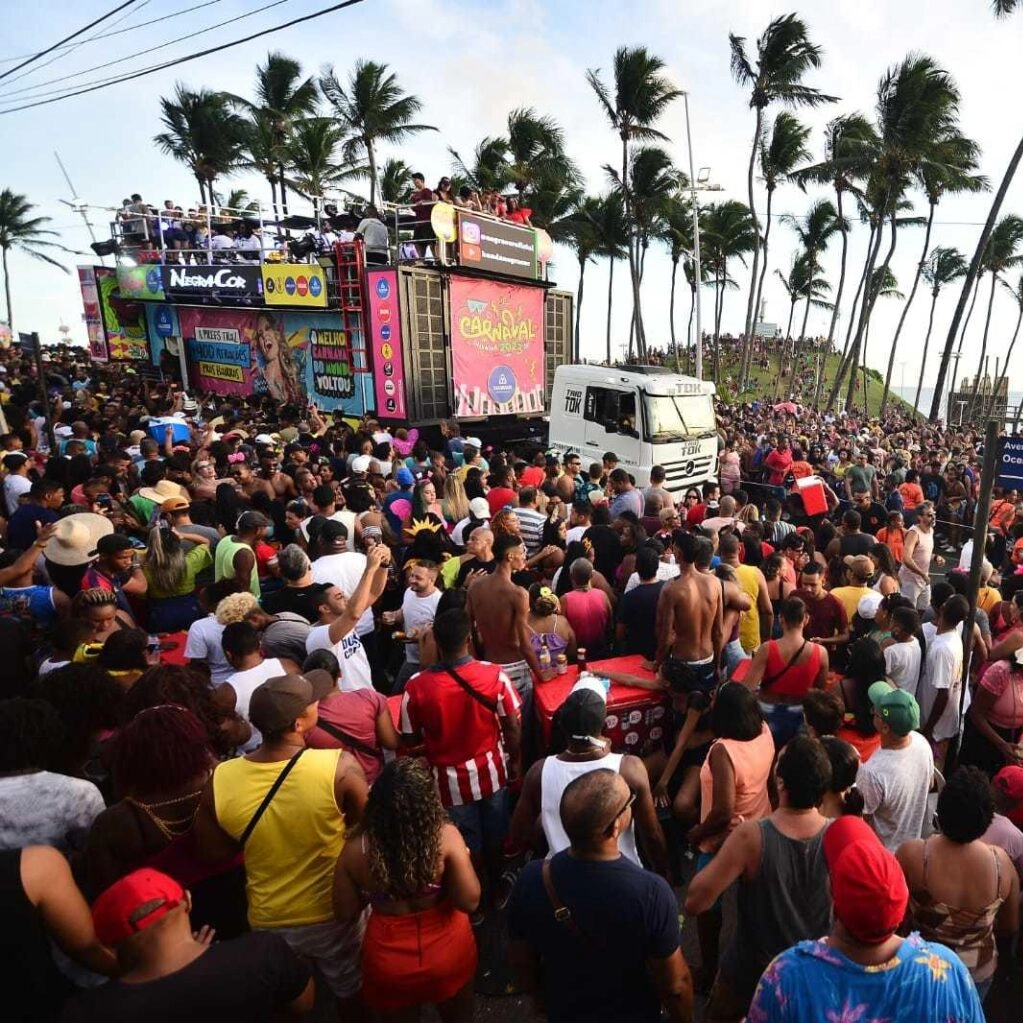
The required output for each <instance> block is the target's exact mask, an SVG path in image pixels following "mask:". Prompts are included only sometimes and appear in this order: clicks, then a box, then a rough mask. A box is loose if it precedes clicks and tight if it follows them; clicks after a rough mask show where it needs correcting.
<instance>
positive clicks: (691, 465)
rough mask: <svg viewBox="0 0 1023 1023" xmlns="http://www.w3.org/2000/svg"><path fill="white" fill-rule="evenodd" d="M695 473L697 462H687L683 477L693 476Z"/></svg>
mask: <svg viewBox="0 0 1023 1023" xmlns="http://www.w3.org/2000/svg"><path fill="white" fill-rule="evenodd" d="M694 472H696V463H695V462H686V467H685V468H684V469H683V470H682V475H683V476H692V474H693V473H694Z"/></svg>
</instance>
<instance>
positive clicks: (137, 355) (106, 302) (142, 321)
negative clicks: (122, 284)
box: [93, 266, 150, 362]
mask: <svg viewBox="0 0 1023 1023" xmlns="http://www.w3.org/2000/svg"><path fill="white" fill-rule="evenodd" d="M93 276H94V277H95V280H96V290H97V292H98V294H99V311H100V316H101V318H102V320H103V333H104V335H105V336H106V345H107V357H108V358H109V360H110V361H111V362H149V361H150V357H149V333H148V331H147V330H146V308H145V306H144V305H142V303H141V302H139V301H138V300H137V299H132V298H126V297H124V296H123V295H121V293H120V290H119V288H118V286H117V273H116V271H115V270H113V269H112V268H111V267H108V266H97V267H94V268H93Z"/></svg>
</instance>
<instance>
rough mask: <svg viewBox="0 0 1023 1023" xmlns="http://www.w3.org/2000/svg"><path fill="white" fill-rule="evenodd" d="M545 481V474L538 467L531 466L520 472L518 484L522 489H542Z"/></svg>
mask: <svg viewBox="0 0 1023 1023" xmlns="http://www.w3.org/2000/svg"><path fill="white" fill-rule="evenodd" d="M545 479H547V473H545V472H544V471H543V469H542V468H540V466H538V465H531V466H529V468H527V469H523V470H522V475H521V476H520V477H519V482H520V483H521V484H522V485H523V486H524V487H542V486H543V482H544V480H545Z"/></svg>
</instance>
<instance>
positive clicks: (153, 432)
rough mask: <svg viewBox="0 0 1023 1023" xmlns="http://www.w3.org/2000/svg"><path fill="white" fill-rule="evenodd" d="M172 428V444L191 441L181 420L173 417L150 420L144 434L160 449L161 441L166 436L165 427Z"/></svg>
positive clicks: (190, 436)
mask: <svg viewBox="0 0 1023 1023" xmlns="http://www.w3.org/2000/svg"><path fill="white" fill-rule="evenodd" d="M168 426H172V427H174V436H173V437H172V438H171V443H173V444H187V443H188V442H189V441H190V440H191V439H192V432H191V430H189V429H188V424H187V423H186V422H185V421H184V420H183V419H176V418H175V417H174V416H167V417H166V418H161V419H150V420H149V425H148V426H147V427H146V432H147V433H148V434H149V436H150V437H152V438H153V440H155V441H156V443H157V444H159V445H160V446H161V447H162V446H163V439H164V437H166V435H167V427H168Z"/></svg>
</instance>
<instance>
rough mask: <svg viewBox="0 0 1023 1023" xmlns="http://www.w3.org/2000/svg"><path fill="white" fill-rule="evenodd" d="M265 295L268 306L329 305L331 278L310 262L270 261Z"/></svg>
mask: <svg viewBox="0 0 1023 1023" xmlns="http://www.w3.org/2000/svg"><path fill="white" fill-rule="evenodd" d="M262 272H263V298H264V300H265V301H266V304H267V305H289V306H310V307H316V308H318V309H326V308H327V277H326V274H324V272H323V267H320V266H314V265H312V264H310V263H266V264H264V265H263V267H262Z"/></svg>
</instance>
